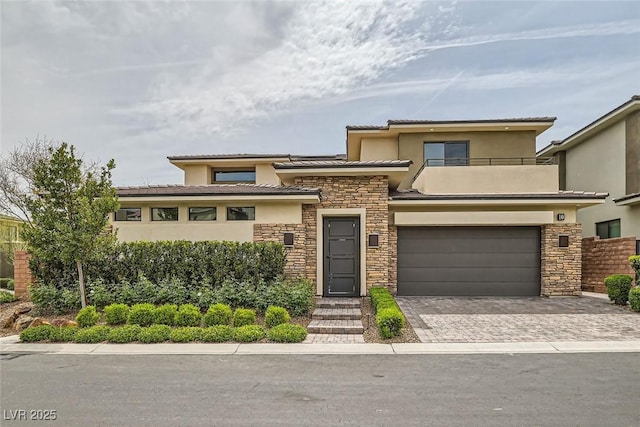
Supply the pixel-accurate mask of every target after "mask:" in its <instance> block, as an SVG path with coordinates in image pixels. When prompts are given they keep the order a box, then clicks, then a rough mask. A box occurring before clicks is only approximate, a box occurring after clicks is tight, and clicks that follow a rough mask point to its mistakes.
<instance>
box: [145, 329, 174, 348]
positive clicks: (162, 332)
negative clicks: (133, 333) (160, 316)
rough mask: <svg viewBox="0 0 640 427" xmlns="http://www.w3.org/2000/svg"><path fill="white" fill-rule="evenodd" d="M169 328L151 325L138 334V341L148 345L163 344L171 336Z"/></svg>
mask: <svg viewBox="0 0 640 427" xmlns="http://www.w3.org/2000/svg"><path fill="white" fill-rule="evenodd" d="M171 331H172V329H171V327H170V326H167V325H152V326H149V327H148V328H142V330H141V331H140V333H139V334H138V341H140V342H143V343H146V344H149V343H157V342H164V341H167V340H168V339H169V336H170V335H171Z"/></svg>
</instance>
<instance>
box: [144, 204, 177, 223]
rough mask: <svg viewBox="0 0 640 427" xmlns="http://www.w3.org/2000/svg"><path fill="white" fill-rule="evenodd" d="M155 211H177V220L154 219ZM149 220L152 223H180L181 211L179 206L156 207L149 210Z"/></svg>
mask: <svg viewBox="0 0 640 427" xmlns="http://www.w3.org/2000/svg"><path fill="white" fill-rule="evenodd" d="M154 209H175V210H176V214H177V215H176V219H153V211H154ZM149 214H150V216H149V218H150V219H151V221H152V222H178V220H179V219H180V209H179V208H178V207H177V206H154V207H150V208H149Z"/></svg>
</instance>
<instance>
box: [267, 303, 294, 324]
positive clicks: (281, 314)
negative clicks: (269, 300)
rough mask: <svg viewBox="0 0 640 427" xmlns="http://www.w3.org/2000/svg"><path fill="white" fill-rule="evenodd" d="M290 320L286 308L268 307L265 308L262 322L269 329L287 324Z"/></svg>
mask: <svg viewBox="0 0 640 427" xmlns="http://www.w3.org/2000/svg"><path fill="white" fill-rule="evenodd" d="M290 320H291V316H289V312H288V311H287V309H286V308H283V307H277V306H274V305H271V306H269V308H267V312H266V313H265V315H264V322H265V323H266V324H267V326H268V327H270V328H273V327H274V326H278V325H282V324H283V323H289V321H290Z"/></svg>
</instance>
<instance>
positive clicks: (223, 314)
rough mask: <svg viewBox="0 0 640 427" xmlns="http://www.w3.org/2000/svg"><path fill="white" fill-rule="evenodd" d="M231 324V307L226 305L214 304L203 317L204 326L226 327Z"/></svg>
mask: <svg viewBox="0 0 640 427" xmlns="http://www.w3.org/2000/svg"><path fill="white" fill-rule="evenodd" d="M230 322H231V307H229V306H228V305H227V304H220V303H218V304H214V305H212V306H211V307H209V310H207V313H206V314H205V315H204V324H205V326H215V325H228V324H229V323H230Z"/></svg>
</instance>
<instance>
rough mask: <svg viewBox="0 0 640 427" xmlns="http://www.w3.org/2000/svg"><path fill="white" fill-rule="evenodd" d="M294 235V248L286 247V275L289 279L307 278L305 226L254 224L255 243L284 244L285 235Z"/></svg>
mask: <svg viewBox="0 0 640 427" xmlns="http://www.w3.org/2000/svg"><path fill="white" fill-rule="evenodd" d="M285 232H292V233H294V236H293V238H294V241H293V247H286V248H285V251H286V252H287V263H286V264H285V266H284V275H285V277H286V278H288V279H298V278H304V277H305V268H306V251H305V250H306V246H305V245H306V242H305V240H306V238H305V234H306V233H305V226H304V224H253V241H254V242H280V243H283V242H284V233H285Z"/></svg>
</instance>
